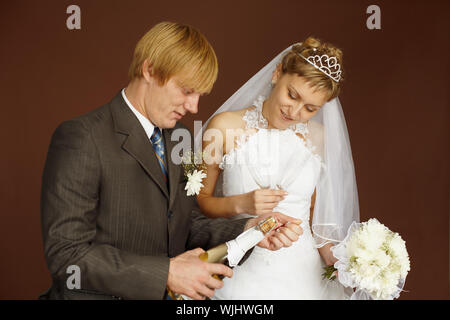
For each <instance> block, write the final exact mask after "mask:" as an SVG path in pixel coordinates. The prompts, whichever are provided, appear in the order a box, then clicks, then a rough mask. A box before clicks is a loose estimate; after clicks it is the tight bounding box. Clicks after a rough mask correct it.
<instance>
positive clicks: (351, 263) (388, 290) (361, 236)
mask: <svg viewBox="0 0 450 320" xmlns="http://www.w3.org/2000/svg"><path fill="white" fill-rule="evenodd" d="M331 251H332V252H333V255H334V256H335V257H336V258H337V259H338V261H337V262H336V263H335V264H334V267H333V266H331V268H333V270H330V268H328V269H326V271H327V272H326V273H324V277H328V278H334V277H333V275H335V273H334V272H333V271H337V278H338V280H339V282H340V283H342V284H343V285H344V286H346V287H351V288H355V289H356V290H355V292H354V293H353V295H352V296H351V298H350V299H352V300H361V299H376V300H379V299H380V300H392V299H395V298H398V297H399V296H400V292H401V291H402V289H403V285H404V283H405V280H406V276H407V274H408V272H409V270H410V262H409V256H408V252H407V251H406V246H405V241H403V239H402V238H401V237H400V235H399V234H398V233H394V232H392V231H391V230H389V229H388V228H387V227H386V226H384V225H383V224H381V223H380V222H379V221H378V220H377V219H370V220H369V221H367V222H363V223H356V222H353V223H352V225H351V226H350V228H349V230H348V233H347V236H346V238H345V239H344V240H343V241H342V242H340V243H339V244H338V245H336V246H334V247H332V248H331Z"/></svg>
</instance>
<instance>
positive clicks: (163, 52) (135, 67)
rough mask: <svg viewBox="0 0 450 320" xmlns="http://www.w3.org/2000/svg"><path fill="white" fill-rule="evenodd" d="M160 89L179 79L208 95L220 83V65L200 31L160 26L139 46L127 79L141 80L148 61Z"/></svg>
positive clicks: (146, 36) (167, 25) (162, 23)
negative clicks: (175, 78)
mask: <svg viewBox="0 0 450 320" xmlns="http://www.w3.org/2000/svg"><path fill="white" fill-rule="evenodd" d="M146 59H147V60H148V63H149V65H151V66H152V75H153V76H155V77H156V78H157V79H158V80H159V83H160V84H161V85H163V84H165V83H166V82H167V81H168V80H169V79H170V78H171V77H173V76H175V75H177V76H179V77H180V80H181V83H180V85H182V86H183V87H186V88H189V89H193V90H195V91H198V92H201V93H209V92H211V90H212V87H213V85H214V83H215V81H216V79H217V74H218V62H217V57H216V54H215V52H214V49H213V48H212V46H211V44H210V43H209V42H208V40H207V39H206V38H205V36H204V35H203V34H201V33H200V32H199V31H198V30H197V29H195V28H194V27H192V26H189V25H184V24H180V23H176V22H161V23H158V24H157V25H155V26H154V27H153V28H151V29H150V30H149V31H148V32H147V33H146V34H145V35H144V36H143V37H142V38H141V39H140V40H139V42H138V43H137V45H136V48H135V50H134V55H133V61H132V62H131V65H130V69H129V71H128V76H129V78H130V80H133V79H134V78H139V77H142V71H143V70H142V67H143V63H144V61H145V60H146Z"/></svg>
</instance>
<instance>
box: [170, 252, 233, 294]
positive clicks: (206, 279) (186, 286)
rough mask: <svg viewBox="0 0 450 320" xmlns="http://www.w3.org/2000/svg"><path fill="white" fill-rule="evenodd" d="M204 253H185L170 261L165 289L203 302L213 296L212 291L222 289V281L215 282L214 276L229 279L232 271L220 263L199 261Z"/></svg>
mask: <svg viewBox="0 0 450 320" xmlns="http://www.w3.org/2000/svg"><path fill="white" fill-rule="evenodd" d="M203 252H205V251H204V250H203V249H201V248H197V249H194V250H189V251H186V252H184V253H182V254H180V255H178V256H176V257H175V258H171V259H170V265H169V277H168V279H167V287H168V288H169V289H170V290H172V291H173V292H176V293H179V294H184V295H186V296H188V297H190V298H192V299H196V300H203V299H205V297H210V298H211V297H212V296H214V290H215V289H220V288H222V287H223V281H220V280H217V279H215V278H213V277H212V276H213V275H214V274H217V275H223V276H225V277H228V278H231V277H232V276H233V270H232V269H231V268H229V267H227V266H225V265H223V264H220V263H209V262H204V261H202V260H200V258H199V256H200V255H201V254H202V253H203Z"/></svg>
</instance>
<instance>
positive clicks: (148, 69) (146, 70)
mask: <svg viewBox="0 0 450 320" xmlns="http://www.w3.org/2000/svg"><path fill="white" fill-rule="evenodd" d="M141 73H142V77H143V78H144V79H145V80H147V81H150V78H152V77H154V75H153V69H152V65H151V63H149V62H148V59H145V60H144V62H143V63H142V68H141Z"/></svg>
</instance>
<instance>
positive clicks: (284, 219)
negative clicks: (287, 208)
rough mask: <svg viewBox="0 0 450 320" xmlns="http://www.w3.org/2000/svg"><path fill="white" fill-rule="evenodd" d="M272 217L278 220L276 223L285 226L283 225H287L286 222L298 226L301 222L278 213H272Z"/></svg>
mask: <svg viewBox="0 0 450 320" xmlns="http://www.w3.org/2000/svg"><path fill="white" fill-rule="evenodd" d="M273 216H274V217H275V218H276V219H277V220H278V222H279V223H280V224H285V223H288V222H293V223H295V224H297V225H299V224H301V223H302V220H301V219H297V218H293V217H290V216H287V215H285V214H282V213H280V212H273Z"/></svg>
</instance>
